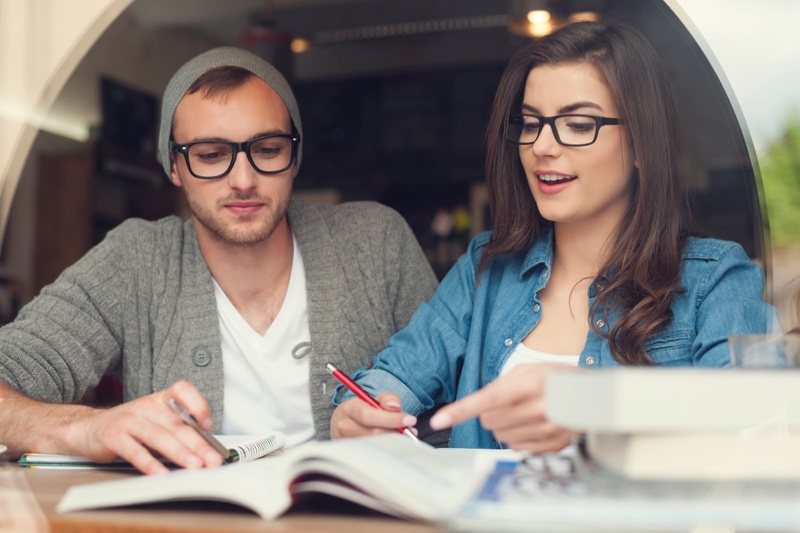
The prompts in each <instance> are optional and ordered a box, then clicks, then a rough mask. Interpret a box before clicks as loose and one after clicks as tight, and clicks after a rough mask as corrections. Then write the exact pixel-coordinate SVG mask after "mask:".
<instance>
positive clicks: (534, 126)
mask: <svg viewBox="0 0 800 533" xmlns="http://www.w3.org/2000/svg"><path fill="white" fill-rule="evenodd" d="M544 124H549V125H550V127H551V128H552V130H553V136H554V137H555V138H556V141H557V142H558V143H559V144H562V145H564V146H588V145H590V144H592V143H593V142H595V141H596V140H597V134H598V133H599V132H600V128H601V127H603V126H616V125H618V124H621V121H620V119H618V118H608V117H597V116H595V115H555V116H552V117H543V116H541V115H524V114H512V115H510V116H509V117H508V126H507V128H506V140H507V141H508V142H510V143H513V144H533V143H535V142H536V139H538V138H539V134H540V133H542V128H543V127H544Z"/></svg>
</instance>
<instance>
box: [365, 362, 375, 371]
mask: <svg viewBox="0 0 800 533" xmlns="http://www.w3.org/2000/svg"><path fill="white" fill-rule="evenodd" d="M373 366H375V363H373V362H372V361H370V362H369V363H367V364H366V365H364V368H365V369H367V370H369V369H371V368H372V367H373Z"/></svg>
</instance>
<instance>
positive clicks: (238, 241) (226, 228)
mask: <svg viewBox="0 0 800 533" xmlns="http://www.w3.org/2000/svg"><path fill="white" fill-rule="evenodd" d="M186 200H187V202H188V204H189V209H190V210H191V212H192V215H194V217H195V219H196V220H197V221H198V222H200V224H201V225H202V226H203V227H204V228H206V229H207V230H208V232H209V235H210V236H211V237H212V238H213V239H214V240H216V241H218V242H221V243H224V244H232V245H236V246H254V245H256V244H259V243H262V242H264V241H266V240H267V239H269V237H270V236H271V235H272V234H273V233H274V232H275V228H277V227H278V225H279V224H280V222H281V220H283V218H284V217H285V216H286V211H287V210H288V208H289V200H288V199H286V200H285V201H284V202H282V203H281V204H279V205H277V209H273V206H274V205H275V204H274V202H273V200H272V198H268V197H264V198H259V197H254V196H249V195H241V196H240V195H233V196H230V197H228V198H223V199H221V200H218V201H217V205H216V208H217V209H218V210H219V209H224V208H223V207H222V206H223V205H225V204H226V203H228V202H231V201H235V200H238V201H248V200H256V201H258V202H261V203H263V204H264V207H263V209H262V211H266V212H267V214H268V216H267V217H266V218H264V219H263V221H262V222H261V223H260V224H259V225H258V226H256V227H251V228H247V229H237V228H234V227H231V225H228V224H226V223H225V221H224V220H222V217H221V216H217V213H218V212H219V211H214V212H210V211H209V210H207V209H206V208H205V207H203V206H202V205H200V204H198V203H196V202H195V201H194V200H193V199H192V198H191V197H190V196H189V195H188V194H187V195H186ZM263 216H264V214H263V213H262V212H261V211H260V212H259V213H256V214H255V215H251V216H243V217H239V220H240V221H242V222H247V221H248V220H252V219H254V218H256V217H263Z"/></svg>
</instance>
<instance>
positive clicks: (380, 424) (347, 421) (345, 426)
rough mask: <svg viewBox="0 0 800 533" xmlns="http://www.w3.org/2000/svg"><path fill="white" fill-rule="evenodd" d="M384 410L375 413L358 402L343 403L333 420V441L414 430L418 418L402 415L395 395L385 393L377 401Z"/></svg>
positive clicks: (364, 404)
mask: <svg viewBox="0 0 800 533" xmlns="http://www.w3.org/2000/svg"><path fill="white" fill-rule="evenodd" d="M376 400H377V401H378V403H379V404H380V405H381V409H376V408H374V407H372V406H371V405H368V404H367V403H366V402H364V401H362V400H360V399H358V398H350V399H349V400H345V401H343V402H342V403H341V404H340V405H339V406H338V407H337V408H336V409H335V410H334V411H333V415H332V416H331V438H333V439H338V438H342V437H363V436H365V435H376V434H379V433H387V432H391V431H397V428H406V427H407V428H412V429H411V431H413V432H414V433H416V430H415V429H413V426H414V425H415V424H416V423H417V417H415V416H413V415H410V414H408V413H404V412H403V408H402V406H401V404H400V398H399V397H398V396H397V395H396V394H394V393H392V392H384V393H383V394H381V395H380V396H378V397H377V398H376Z"/></svg>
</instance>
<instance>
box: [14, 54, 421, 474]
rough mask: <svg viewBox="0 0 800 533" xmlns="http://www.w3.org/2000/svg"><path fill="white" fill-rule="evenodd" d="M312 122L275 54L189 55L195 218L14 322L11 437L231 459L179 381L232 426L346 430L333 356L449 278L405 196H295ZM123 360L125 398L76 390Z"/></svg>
mask: <svg viewBox="0 0 800 533" xmlns="http://www.w3.org/2000/svg"><path fill="white" fill-rule="evenodd" d="M301 139H302V124H301V121H300V114H299V111H298V108H297V103H296V101H295V98H294V95H293V94H292V91H291V89H290V87H289V85H288V84H287V82H286V80H285V79H284V78H283V76H281V74H280V73H278V72H277V71H276V70H275V69H274V68H273V67H272V66H271V65H269V64H268V63H266V62H265V61H263V60H262V59H260V58H259V57H257V56H255V55H253V54H251V53H249V52H246V51H243V50H239V49H236V48H227V47H226V48H217V49H214V50H210V51H208V52H205V53H204V54H201V55H200V56H198V57H196V58H194V59H193V60H191V61H189V62H188V63H187V64H186V65H184V66H183V67H181V69H180V70H179V71H178V72H177V73H176V74H175V75H174V76H173V78H172V80H171V81H170V82H169V84H168V86H167V88H166V91H165V93H164V100H163V105H162V116H161V132H160V138H159V152H160V155H161V158H162V161H163V163H164V170H165V171H166V172H167V174H168V176H169V178H170V180H171V181H172V183H174V184H175V185H176V186H178V187H182V188H183V190H184V192H185V194H186V198H187V200H188V203H189V206H190V209H191V212H192V218H191V219H190V220H187V221H185V222H184V221H181V220H180V219H178V218H177V217H170V218H166V219H163V220H160V221H158V222H145V221H142V220H129V221H127V222H125V223H123V224H122V225H120V226H119V227H118V228H117V229H115V230H113V231H112V232H110V233H109V235H108V236H107V238H106V239H105V240H104V241H103V242H102V243H100V244H99V245H98V246H97V247H95V248H94V249H92V250H91V251H90V252H89V253H88V254H87V255H86V256H85V257H83V258H82V259H81V260H80V261H79V262H78V263H76V264H75V265H73V266H72V267H70V268H68V269H67V270H66V271H65V272H64V273H63V274H62V275H61V276H60V277H59V279H58V280H57V281H56V282H55V283H54V284H52V285H50V286H48V287H45V288H44V289H43V290H42V292H41V294H40V295H39V296H38V297H37V298H36V299H35V300H34V301H33V302H31V303H30V304H29V305H28V306H26V307H25V308H24V309H23V310H22V311H21V312H20V314H19V317H18V318H17V320H16V321H14V322H13V323H12V324H9V325H8V326H6V327H4V328H2V329H0V395H2V396H4V401H3V403H2V404H0V442H2V443H4V444H6V445H8V447H9V450H10V452H11V453H17V454H18V453H22V452H25V451H29V450H36V451H40V452H55V453H67V454H79V455H85V456H88V457H90V458H91V459H94V460H98V461H108V460H112V459H114V458H116V457H122V458H124V459H126V460H128V461H130V462H131V463H133V464H134V466H136V467H137V468H139V469H140V470H141V471H143V472H146V473H156V472H161V471H163V470H164V466H163V465H162V464H161V462H160V461H158V460H157V459H155V457H154V455H158V454H161V455H163V456H165V457H166V458H168V459H170V460H172V461H174V462H175V463H177V464H179V465H181V466H185V467H190V468H193V467H202V466H213V465H219V464H220V463H221V457H220V456H219V455H218V454H217V453H216V452H215V451H213V449H212V448H211V447H210V446H209V445H208V444H206V443H205V441H203V440H202V439H201V438H200V437H199V436H198V435H197V434H196V432H195V431H194V430H192V429H191V428H190V427H189V426H188V425H185V424H184V423H183V422H181V420H180V419H179V418H178V416H177V415H176V414H174V413H173V412H172V411H171V410H170V409H169V407H168V405H167V401H168V400H169V399H174V400H176V401H178V402H179V403H181V404H183V405H184V406H185V407H186V408H187V409H188V410H189V411H190V412H191V413H192V414H193V415H194V416H195V418H197V420H198V421H199V422H200V424H201V425H202V426H203V427H205V428H206V429H209V430H213V431H214V432H216V433H229V434H242V433H251V434H252V433H264V432H268V431H274V430H279V431H283V432H284V433H285V434H286V436H287V445H290V446H291V445H296V444H299V443H302V442H305V441H308V440H311V439H314V438H328V436H329V435H328V431H329V419H330V415H331V412H332V410H333V406H332V403H331V399H332V395H333V392H334V389H335V388H336V383H335V381H334V379H333V378H332V377H331V376H329V375H328V374H327V373H326V371H325V364H326V363H327V362H329V361H330V362H333V363H335V364H336V365H337V366H339V367H340V368H342V369H344V370H345V371H352V370H354V369H356V368H358V367H359V366H361V365H363V364H364V363H365V362H366V361H367V359H368V358H369V357H370V356H371V355H373V354H374V353H377V352H378V351H380V350H381V349H382V348H383V347H384V345H385V344H386V341H387V340H388V339H389V337H391V335H392V334H393V333H394V332H395V331H397V330H398V329H400V328H402V327H404V326H405V325H406V323H407V322H408V320H409V318H410V317H411V315H412V313H413V312H414V310H415V309H416V307H417V305H418V304H419V303H420V302H422V301H424V300H426V299H427V298H428V297H429V296H430V295H431V294H432V292H433V290H434V288H435V285H436V280H435V277H434V275H433V272H432V270H431V268H430V266H429V265H428V263H427V261H426V260H425V257H424V255H423V254H422V251H421V249H420V247H419V245H418V243H417V241H416V240H415V238H414V236H413V234H412V233H411V231H410V229H409V228H408V226H407V225H406V224H405V222H404V221H403V220H402V218H401V217H400V216H399V215H398V214H397V213H395V212H393V211H391V210H389V209H388V208H385V207H382V206H380V205H378V204H375V203H353V204H343V205H340V206H311V205H307V204H301V203H297V204H296V203H292V202H290V195H291V190H292V183H293V180H294V178H295V176H296V175H297V172H298V169H299V166H300V160H301V155H302V148H301V147H302V143H301ZM107 372H115V373H118V374H120V375H121V376H122V378H123V383H124V391H125V400H126V402H125V403H124V404H122V405H120V406H116V407H113V408H110V409H103V410H100V409H94V408H90V407H86V406H81V405H74V404H75V402H78V401H79V400H80V399H81V397H82V396H83V394H84V392H85V391H86V389H87V388H88V387H91V386H93V385H94V384H96V383H97V382H98V380H99V379H100V377H101V376H102V375H103V374H105V373H107ZM64 404H71V405H64Z"/></svg>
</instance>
